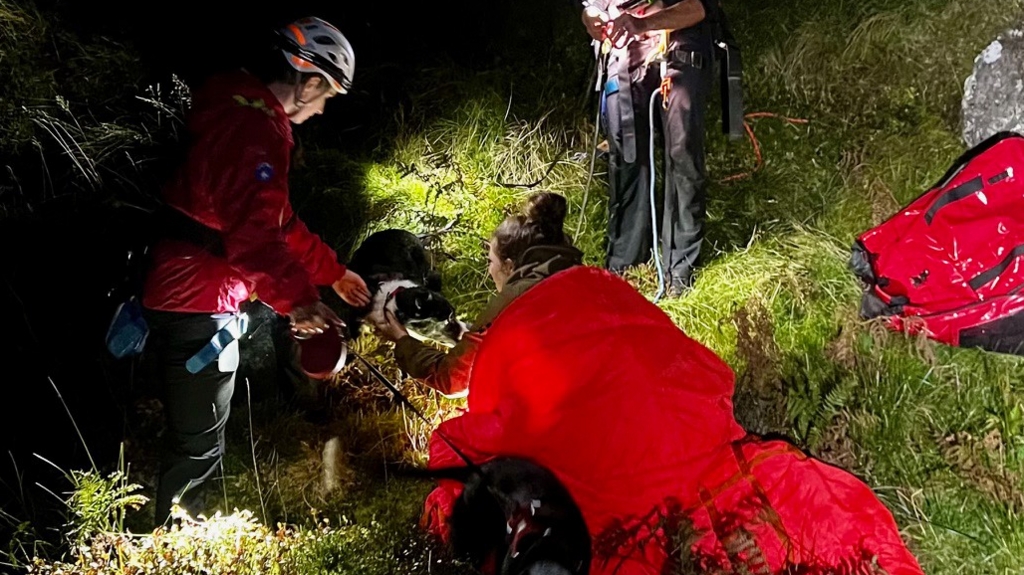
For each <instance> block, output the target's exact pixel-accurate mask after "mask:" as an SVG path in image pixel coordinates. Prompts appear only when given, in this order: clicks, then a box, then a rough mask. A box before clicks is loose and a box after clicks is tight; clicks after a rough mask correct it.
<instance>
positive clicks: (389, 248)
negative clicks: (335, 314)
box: [343, 229, 467, 347]
mask: <svg viewBox="0 0 1024 575" xmlns="http://www.w3.org/2000/svg"><path fill="white" fill-rule="evenodd" d="M348 268H349V269H351V270H352V271H353V272H355V273H357V274H359V276H360V277H362V278H363V281H365V282H366V287H367V288H368V289H369V290H370V296H371V298H372V301H371V302H370V304H369V305H368V306H366V307H364V308H360V309H356V310H353V313H352V314H350V315H349V317H348V318H343V319H346V320H347V323H348V325H349V333H350V335H351V337H353V338H354V337H358V334H359V330H360V327H361V322H362V321H364V320H366V321H369V322H371V323H381V322H383V320H384V313H385V310H387V311H388V312H390V313H391V314H394V317H396V318H397V319H398V321H399V322H401V323H402V325H404V326H405V328H406V329H407V330H408V331H409V335H411V336H413V337H415V338H416V339H419V340H432V341H436V342H438V343H441V344H442V345H446V346H449V347H451V346H453V345H455V343H456V342H458V340H459V339H460V338H461V337H462V334H463V333H465V331H466V330H467V326H466V324H464V323H462V322H460V321H459V320H458V319H457V318H456V317H455V309H454V308H453V307H452V305H451V304H450V303H449V302H448V300H447V299H445V297H444V296H443V295H441V276H440V274H438V273H437V271H436V270H434V269H433V267H432V266H431V265H430V259H429V257H428V255H427V250H426V248H425V247H424V246H423V242H422V241H420V239H419V238H418V237H417V236H416V235H415V234H413V233H411V232H408V231H405V230H399V229H389V230H384V231H380V232H376V233H374V234H372V235H370V237H368V238H366V240H365V241H363V243H362V244H360V246H359V248H358V249H356V251H355V253H354V254H353V255H352V259H351V261H349V264H348Z"/></svg>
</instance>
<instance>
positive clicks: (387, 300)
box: [384, 286, 405, 307]
mask: <svg viewBox="0 0 1024 575" xmlns="http://www.w3.org/2000/svg"><path fill="white" fill-rule="evenodd" d="M404 291H405V286H398V287H396V288H395V289H394V290H393V291H392V292H391V293H389V294H388V296H387V297H386V298H384V307H387V305H388V304H389V303H391V300H393V299H395V296H397V295H398V294H400V293H402V292H404Z"/></svg>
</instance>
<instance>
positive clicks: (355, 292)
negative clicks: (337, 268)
mask: <svg viewBox="0 0 1024 575" xmlns="http://www.w3.org/2000/svg"><path fill="white" fill-rule="evenodd" d="M331 287H332V288H334V292H335V293H337V294H338V296H339V297H340V298H341V299H343V300H345V303H347V304H348V305H350V306H353V307H364V306H366V305H367V304H369V303H370V290H369V289H367V287H366V282H364V281H363V278H361V277H359V274H357V273H356V272H354V271H352V270H345V275H343V276H341V278H340V279H339V280H338V281H336V282H334V284H332V285H331Z"/></svg>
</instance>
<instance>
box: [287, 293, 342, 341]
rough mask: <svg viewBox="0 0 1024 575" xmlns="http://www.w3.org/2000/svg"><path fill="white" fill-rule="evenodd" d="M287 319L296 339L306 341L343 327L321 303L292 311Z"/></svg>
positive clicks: (331, 311)
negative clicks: (329, 330)
mask: <svg viewBox="0 0 1024 575" xmlns="http://www.w3.org/2000/svg"><path fill="white" fill-rule="evenodd" d="M288 319H290V320H291V322H292V334H293V335H294V336H295V337H296V338H298V339H308V338H310V337H313V336H314V335H317V334H321V333H323V332H324V331H326V330H328V329H330V328H331V327H339V326H343V325H345V322H343V321H341V318H339V317H338V316H337V314H335V313H334V310H332V309H331V308H329V307H327V305H326V304H325V303H323V302H321V301H318V302H316V303H315V304H312V305H305V306H302V307H297V308H295V309H293V310H292V311H290V312H288Z"/></svg>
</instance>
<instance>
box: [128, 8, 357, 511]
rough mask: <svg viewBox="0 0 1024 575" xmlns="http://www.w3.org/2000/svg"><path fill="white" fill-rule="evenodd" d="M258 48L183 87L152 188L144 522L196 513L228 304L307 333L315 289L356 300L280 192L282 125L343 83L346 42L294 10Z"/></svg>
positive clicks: (313, 322) (220, 397)
mask: <svg viewBox="0 0 1024 575" xmlns="http://www.w3.org/2000/svg"><path fill="white" fill-rule="evenodd" d="M260 56H261V58H257V59H256V61H254V62H253V65H252V66H250V67H247V68H245V69H241V70H237V71H232V72H229V73H225V74H222V75H219V76H216V77H214V78H212V79H211V80H209V81H208V82H207V83H206V84H205V85H204V86H203V87H202V88H200V89H199V90H197V91H196V92H195V93H194V94H193V102H192V108H191V110H190V112H189V117H188V119H187V128H188V138H189V149H188V152H187V156H186V157H185V159H184V163H183V164H182V165H181V166H180V168H179V169H178V171H177V173H176V174H175V176H174V177H173V178H172V179H171V181H170V182H169V183H168V184H167V185H166V186H165V188H164V189H163V197H164V200H165V203H166V206H167V208H168V209H164V210H163V215H162V217H161V218H160V222H161V223H160V226H159V227H160V228H161V229H160V232H159V237H160V239H159V241H157V243H156V244H155V245H154V247H153V249H152V253H151V260H152V264H151V266H150V269H149V272H148V274H147V277H146V281H145V284H144V287H143V298H142V304H143V307H144V308H145V310H146V320H147V323H148V324H149V326H150V330H151V333H150V341H149V342H148V344H147V350H146V352H147V353H148V354H150V355H151V356H152V357H153V359H154V360H155V364H156V366H157V371H158V372H159V379H160V382H159V383H160V385H161V392H162V399H163V403H164V407H165V410H166V414H167V425H168V433H167V438H168V443H169V445H168V448H167V449H166V450H165V453H164V456H163V461H162V466H161V473H160V478H159V486H158V489H157V499H156V506H157V510H156V520H157V522H158V523H162V522H163V521H164V520H165V518H166V517H167V516H168V514H169V512H170V510H171V506H172V504H173V503H174V502H178V503H179V504H181V505H182V507H183V508H185V509H187V510H189V511H196V509H195V508H196V506H197V505H196V504H197V503H198V501H197V495H198V491H197V490H196V489H195V487H197V486H199V485H201V484H202V483H203V482H205V481H206V480H207V479H208V478H209V477H210V476H212V475H213V473H214V471H215V470H216V468H217V467H218V466H219V464H220V462H221V460H222V456H223V452H224V427H225V424H226V422H227V419H228V413H229V409H230V401H231V395H232V392H233V389H234V379H235V371H236V370H237V368H238V341H237V340H238V338H239V337H240V336H241V333H242V332H244V330H245V328H244V325H243V324H244V319H243V316H241V315H240V314H239V304H240V303H242V302H243V301H246V300H247V299H249V298H250V297H251V296H253V295H258V297H259V299H261V300H262V301H263V302H265V303H267V304H268V305H270V306H271V307H272V308H273V309H274V310H275V311H276V312H277V313H279V314H282V315H287V316H288V317H289V318H290V320H291V323H292V330H293V332H294V333H295V334H296V335H297V336H298V337H307V336H310V335H313V334H316V333H320V332H322V331H323V330H325V329H328V328H330V327H331V326H332V325H340V323H341V322H340V320H339V319H338V317H337V316H336V315H335V314H334V312H332V311H331V309H330V308H328V307H327V306H326V305H325V304H324V303H322V302H321V301H320V295H319V291H318V288H317V286H331V287H332V288H333V289H334V290H335V291H336V292H337V293H338V295H339V296H341V298H342V299H343V300H345V301H346V302H348V303H349V304H351V305H354V306H362V305H365V304H366V303H368V302H369V292H368V290H367V288H366V284H365V283H364V282H363V280H362V279H361V278H360V277H359V276H358V275H356V274H355V273H353V272H351V271H349V270H347V269H346V268H345V266H344V265H342V264H340V263H339V262H338V258H337V255H336V254H335V252H334V251H333V250H332V249H331V248H330V247H328V246H327V245H326V244H325V243H324V242H323V241H321V240H320V238H319V237H317V236H316V235H315V234H313V233H311V232H310V231H309V229H307V227H306V225H305V224H303V222H302V220H300V219H299V218H298V217H297V216H296V214H295V212H294V211H293V209H292V206H291V204H290V203H289V199H288V168H289V160H290V155H291V151H292V147H293V139H292V131H291V124H301V123H303V122H305V121H306V120H309V119H310V118H312V117H313V116H316V115H319V114H322V113H323V112H324V107H325V105H326V103H327V100H328V99H330V98H331V97H333V96H334V95H336V94H344V93H346V92H347V91H348V89H349V87H350V86H351V82H352V76H353V72H354V68H355V55H354V53H353V51H352V47H351V45H350V44H349V42H348V41H347V40H346V39H345V37H344V36H343V35H342V34H341V32H339V31H338V29H337V28H335V27H334V26H332V25H330V24H328V23H327V22H325V21H323V20H320V19H318V18H305V19H302V20H298V21H296V22H293V23H292V24H290V25H288V26H286V27H285V28H283V29H281V30H279V31H277V32H276V34H275V36H274V45H273V48H272V49H271V50H269V51H268V52H266V53H264V54H260Z"/></svg>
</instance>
